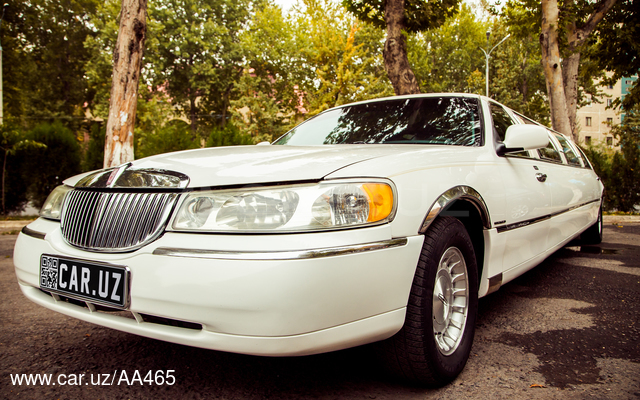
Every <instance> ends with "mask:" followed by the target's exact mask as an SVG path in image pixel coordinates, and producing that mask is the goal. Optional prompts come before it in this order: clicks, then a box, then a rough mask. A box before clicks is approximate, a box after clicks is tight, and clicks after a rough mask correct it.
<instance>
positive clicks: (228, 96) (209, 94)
mask: <svg viewBox="0 0 640 400" xmlns="http://www.w3.org/2000/svg"><path fill="white" fill-rule="evenodd" d="M253 7H254V0H239V1H238V0H167V1H165V2H163V3H162V4H159V3H157V4H152V7H151V9H150V11H149V14H150V18H151V19H152V20H153V21H154V22H155V23H156V24H158V25H159V26H158V30H159V31H158V36H157V37H155V39H154V41H155V44H154V47H153V50H152V52H150V53H149V56H150V57H149V60H150V62H151V66H150V68H152V69H153V70H154V71H155V77H154V83H155V87H156V88H158V90H162V91H164V92H166V93H167V94H168V95H169V96H170V97H171V101H172V104H173V105H174V106H175V107H176V110H177V111H179V112H181V113H182V115H183V116H185V117H186V118H188V119H189V121H190V126H191V130H192V133H193V135H194V136H196V135H198V134H200V135H201V136H202V138H203V139H206V136H207V134H206V131H205V130H204V129H200V130H199V125H203V128H204V127H207V126H208V127H211V126H212V125H218V126H224V125H225V124H226V122H227V119H228V108H229V105H230V102H231V100H232V99H233V96H234V95H235V93H234V90H235V86H236V82H237V81H238V79H239V78H240V76H241V74H242V71H243V68H242V63H243V59H244V54H243V51H242V48H241V46H240V45H239V34H240V32H241V31H242V30H243V29H244V28H245V26H246V24H247V22H248V20H249V17H250V14H251V12H252V11H253ZM263 45H265V44H264V43H263Z"/></svg>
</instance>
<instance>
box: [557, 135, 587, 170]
mask: <svg viewBox="0 0 640 400" xmlns="http://www.w3.org/2000/svg"><path fill="white" fill-rule="evenodd" d="M556 138H557V139H558V142H560V146H562V152H563V153H564V156H565V157H566V158H567V162H568V163H569V165H574V166H578V167H580V166H582V165H581V164H580V159H579V158H578V156H577V155H576V153H575V152H574V151H573V149H571V146H569V141H567V139H565V137H564V136H562V135H556Z"/></svg>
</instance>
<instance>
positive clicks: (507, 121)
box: [489, 103, 513, 142]
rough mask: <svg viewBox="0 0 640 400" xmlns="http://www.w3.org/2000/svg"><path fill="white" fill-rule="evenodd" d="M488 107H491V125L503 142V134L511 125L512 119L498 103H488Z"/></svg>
mask: <svg viewBox="0 0 640 400" xmlns="http://www.w3.org/2000/svg"><path fill="white" fill-rule="evenodd" d="M489 108H490V109H491V118H492V119H493V127H494V128H495V130H496V133H497V135H498V140H500V141H501V142H504V138H505V135H506V134H507V128H508V127H510V126H511V125H513V120H512V119H511V117H510V116H509V114H507V111H505V109H504V108H502V107H500V106H499V105H497V104H494V103H489Z"/></svg>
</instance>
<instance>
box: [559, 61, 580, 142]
mask: <svg viewBox="0 0 640 400" xmlns="http://www.w3.org/2000/svg"><path fill="white" fill-rule="evenodd" d="M579 67H580V52H576V53H573V54H571V55H570V56H569V57H567V58H565V59H564V60H562V78H563V80H564V97H565V99H566V100H567V118H568V119H569V126H570V127H571V134H572V135H573V140H574V141H575V142H577V141H578V139H579V138H578V129H576V128H577V127H576V114H577V112H578V68H579Z"/></svg>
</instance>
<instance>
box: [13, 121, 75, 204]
mask: <svg viewBox="0 0 640 400" xmlns="http://www.w3.org/2000/svg"><path fill="white" fill-rule="evenodd" d="M26 139H28V140H31V141H33V142H38V143H42V144H44V145H46V146H30V147H29V148H26V149H23V150H22V151H21V153H23V157H24V162H23V168H24V169H23V173H24V175H25V176H27V177H28V180H29V188H28V192H29V197H30V199H31V200H32V201H33V204H34V205H35V206H36V207H41V206H42V204H43V203H44V201H45V200H46V198H47V196H49V193H51V191H52V190H53V189H54V188H55V187H56V186H58V185H60V183H62V181H63V180H64V179H66V178H67V177H70V176H73V175H76V174H79V173H80V171H81V164H82V154H81V150H80V144H79V143H78V140H77V138H76V135H75V134H74V133H73V132H72V131H71V130H70V129H69V128H67V127H66V126H65V125H64V124H63V123H62V122H61V121H56V122H54V123H52V124H48V123H44V124H40V125H38V126H36V127H35V128H33V129H32V130H30V131H29V132H28V133H27V134H26Z"/></svg>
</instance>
